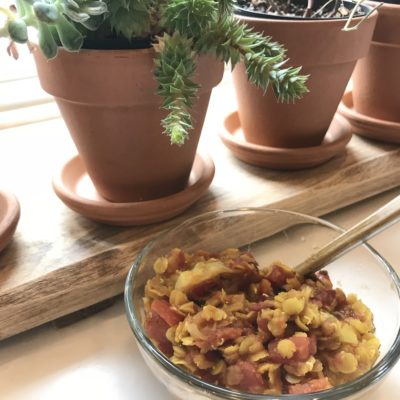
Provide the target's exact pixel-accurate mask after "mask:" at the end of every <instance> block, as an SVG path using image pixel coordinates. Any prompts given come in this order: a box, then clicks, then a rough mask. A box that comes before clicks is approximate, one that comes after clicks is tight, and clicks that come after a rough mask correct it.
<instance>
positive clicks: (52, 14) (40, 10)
mask: <svg viewBox="0 0 400 400" xmlns="http://www.w3.org/2000/svg"><path fill="white" fill-rule="evenodd" d="M33 12H34V13H35V16H36V18H37V19H38V20H39V21H41V22H45V23H47V24H54V23H55V22H56V21H57V20H58V18H59V17H60V13H59V12H58V9H57V7H56V6H55V5H54V4H47V3H42V2H40V1H36V2H35V3H34V4H33Z"/></svg>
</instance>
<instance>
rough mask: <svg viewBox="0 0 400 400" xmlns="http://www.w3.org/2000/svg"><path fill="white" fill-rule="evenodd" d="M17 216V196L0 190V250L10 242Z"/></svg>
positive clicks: (18, 208)
mask: <svg viewBox="0 0 400 400" xmlns="http://www.w3.org/2000/svg"><path fill="white" fill-rule="evenodd" d="M19 216H20V207H19V202H18V200H17V198H16V197H15V196H14V195H13V194H12V193H9V192H6V191H2V190H0V251H2V250H3V249H4V248H5V247H6V246H7V245H8V243H10V241H11V238H12V236H13V234H14V232H15V229H16V228H17V224H18V220H19Z"/></svg>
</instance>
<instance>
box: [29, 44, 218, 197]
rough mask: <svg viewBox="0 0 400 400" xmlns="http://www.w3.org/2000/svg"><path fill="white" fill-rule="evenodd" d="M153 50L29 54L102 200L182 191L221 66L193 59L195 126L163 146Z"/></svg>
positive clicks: (208, 59) (211, 60)
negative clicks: (50, 55) (184, 137)
mask: <svg viewBox="0 0 400 400" xmlns="http://www.w3.org/2000/svg"><path fill="white" fill-rule="evenodd" d="M154 55H155V53H154V50H153V49H141V50H81V51H80V52H78V53H69V52H67V51H65V50H63V49H60V50H59V54H58V56H57V57H56V58H55V59H52V60H50V61H48V60H46V59H45V58H44V57H43V55H42V54H41V53H40V51H35V52H34V57H35V62H36V66H37V70H38V75H39V79H40V83H41V85H42V87H43V89H44V90H45V91H46V92H48V93H50V94H51V95H53V96H54V97H55V100H56V102H57V104H58V107H59V109H60V111H61V114H62V117H63V119H64V121H65V123H66V124H67V127H68V129H69V131H70V134H71V136H72V139H73V141H74V143H75V145H76V147H77V149H78V152H79V154H80V156H81V157H82V159H83V161H84V163H85V165H86V168H87V171H88V174H89V176H90V178H91V179H92V181H93V184H94V186H95V187H96V190H97V191H98V192H99V194H100V195H101V196H102V197H104V198H105V199H107V200H110V201H115V202H132V201H142V200H150V199H155V198H160V197H163V196H167V195H170V194H173V193H176V192H178V191H180V190H182V189H183V188H184V187H185V186H186V184H187V182H188V179H189V175H190V171H191V168H192V165H193V162H194V158H195V154H196V149H197V144H198V140H199V137H200V133H201V130H202V127H203V122H204V118H205V115H206V111H207V107H208V102H209V99H210V95H211V91H212V88H213V87H214V86H216V85H217V84H218V83H219V82H220V80H221V78H222V75H223V64H222V63H221V62H218V61H217V60H216V59H214V58H212V57H209V56H202V57H200V58H199V62H198V68H197V74H196V77H195V80H196V82H198V83H199V84H200V85H201V88H200V89H199V96H198V99H197V100H196V101H195V104H194V106H193V109H192V116H193V120H194V129H193V130H191V131H190V139H189V140H188V141H187V142H186V143H185V144H184V145H183V146H180V147H179V146H176V145H171V144H170V139H169V137H167V136H166V135H164V134H162V131H163V128H162V127H161V126H160V121H161V120H162V118H164V117H165V115H166V111H164V110H162V109H161V99H160V97H159V96H158V95H157V94H156V89H157V82H156V81H155V79H154V77H153V58H154Z"/></svg>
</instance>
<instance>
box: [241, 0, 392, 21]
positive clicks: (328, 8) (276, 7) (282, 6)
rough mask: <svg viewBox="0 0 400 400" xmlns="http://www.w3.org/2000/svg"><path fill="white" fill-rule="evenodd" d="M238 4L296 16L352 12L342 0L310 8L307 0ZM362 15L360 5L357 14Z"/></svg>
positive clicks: (250, 0)
mask: <svg viewBox="0 0 400 400" xmlns="http://www.w3.org/2000/svg"><path fill="white" fill-rule="evenodd" d="M391 1H397V2H398V1H400V0H391ZM237 4H238V6H239V7H240V8H242V9H244V10H246V11H255V12H259V13H264V14H269V15H272V16H282V17H294V18H318V19H321V18H346V17H348V16H349V15H350V12H351V5H350V3H349V2H345V3H344V2H343V1H341V0H313V1H312V3H311V7H310V8H309V9H308V7H307V6H308V1H307V0H238V1H237ZM349 6H350V7H349ZM361 15H364V11H363V10H362V8H360V7H359V9H358V10H357V11H356V13H355V16H361Z"/></svg>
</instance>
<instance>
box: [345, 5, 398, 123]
mask: <svg viewBox="0 0 400 400" xmlns="http://www.w3.org/2000/svg"><path fill="white" fill-rule="evenodd" d="M353 102H354V108H355V109H356V111H357V112H359V113H360V114H364V115H367V116H369V117H373V118H377V119H381V120H386V121H393V122H400V5H399V4H388V3H385V4H383V6H381V7H380V8H379V9H378V21H377V23H376V29H375V32H374V35H373V38H372V43H371V47H370V50H369V53H368V55H367V57H365V58H363V59H361V60H360V61H359V62H358V63H357V65H356V68H355V70H354V74H353Z"/></svg>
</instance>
